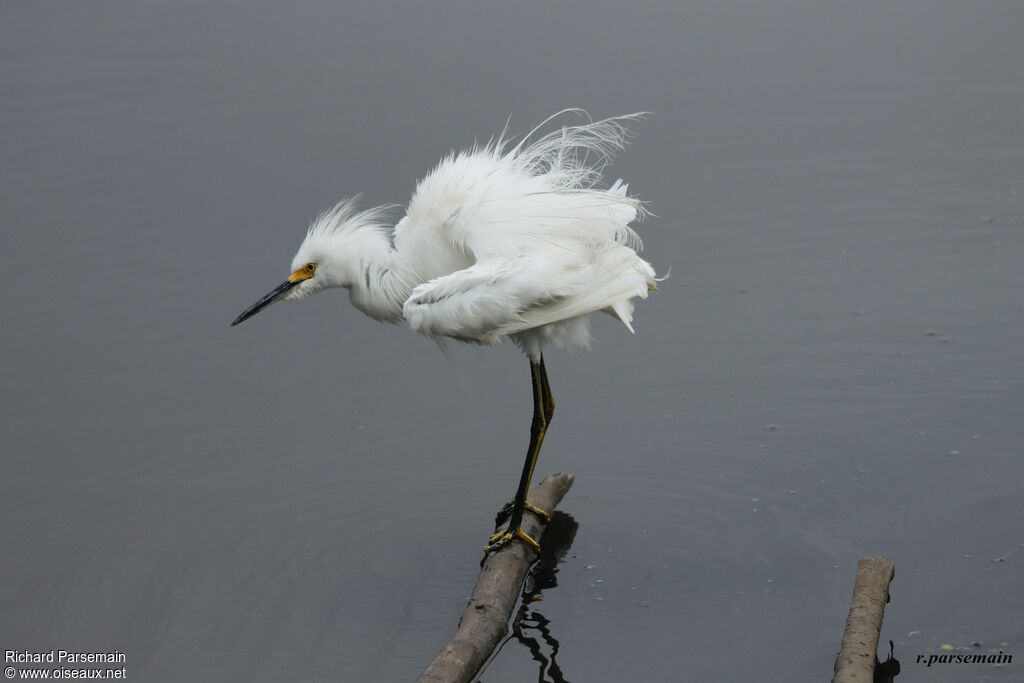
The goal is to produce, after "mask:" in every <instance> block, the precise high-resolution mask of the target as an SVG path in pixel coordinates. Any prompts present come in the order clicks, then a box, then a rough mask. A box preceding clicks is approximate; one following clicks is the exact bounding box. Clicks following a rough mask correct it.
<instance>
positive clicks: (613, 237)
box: [231, 110, 657, 551]
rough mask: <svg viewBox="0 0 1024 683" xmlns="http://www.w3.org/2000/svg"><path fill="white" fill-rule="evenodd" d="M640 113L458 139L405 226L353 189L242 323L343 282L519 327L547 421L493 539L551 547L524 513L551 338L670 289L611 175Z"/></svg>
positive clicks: (631, 202) (636, 206) (356, 290)
mask: <svg viewBox="0 0 1024 683" xmlns="http://www.w3.org/2000/svg"><path fill="white" fill-rule="evenodd" d="M569 111H572V112H578V110H569ZM563 113H566V112H559V114H556V115H555V116H559V115H560V114H563ZM640 116H641V115H640V114H632V115H629V116H622V117H616V118H610V119H605V120H603V121H597V122H588V123H583V124H580V125H570V126H563V127H561V128H560V129H558V130H555V131H553V132H551V133H548V134H547V135H543V136H541V137H539V138H538V139H536V140H534V141H533V142H530V139H531V138H532V137H533V136H534V135H535V134H536V133H537V131H538V129H540V128H541V127H543V126H544V125H546V124H547V123H549V122H550V121H551V120H552V119H553V118H554V117H551V118H549V119H548V120H546V121H545V122H543V123H542V124H541V125H540V126H538V127H537V128H535V129H534V130H533V131H531V132H530V133H529V134H528V135H527V136H526V137H524V138H523V139H522V140H521V141H520V142H519V143H518V144H517V145H515V146H513V145H512V144H511V143H510V142H509V141H508V140H507V139H505V137H504V134H502V135H501V136H499V137H498V138H497V140H495V141H492V142H491V143H488V144H487V145H484V146H474V147H473V148H471V149H469V150H467V151H463V152H460V153H458V154H456V153H454V152H453V153H452V154H450V155H448V156H447V157H445V158H444V159H442V160H441V162H440V163H439V164H438V165H437V167H436V168H434V170H433V171H431V172H430V173H428V174H427V176H426V177H425V178H424V179H423V180H421V181H420V182H419V184H418V185H417V187H416V191H415V192H414V194H413V196H412V199H411V201H410V202H409V205H408V207H407V209H406V212H405V217H403V218H402V219H401V220H400V221H399V222H398V224H397V225H395V226H394V228H390V227H388V225H387V224H386V223H385V209H384V208H375V209H370V210H368V211H357V210H356V208H355V205H354V203H353V201H352V200H348V201H343V202H341V203H340V204H338V205H337V206H335V207H334V208H333V209H331V210H329V211H327V212H325V213H323V214H321V215H320V216H319V217H318V218H317V219H316V220H315V221H314V222H313V224H312V225H311V226H310V228H309V230H308V231H307V233H306V238H305V240H304V241H303V242H302V245H301V246H300V247H299V250H298V253H296V255H295V258H293V259H292V264H291V274H290V275H289V276H288V279H287V280H285V281H284V282H282V283H281V284H280V285H278V286H277V287H275V288H274V289H273V290H272V291H271V292H270V293H269V294H267V295H266V296H264V297H263V298H261V299H260V300H259V301H257V302H256V303H255V304H253V305H252V306H250V307H249V308H248V309H246V310H245V311H244V312H243V313H242V314H241V315H239V316H238V317H237V318H236V319H235V321H234V322H232V323H231V325H232V326H234V325H237V324H239V323H241V322H243V321H245V320H248V319H249V318H251V317H252V316H254V315H256V314H257V313H259V312H260V311H262V310H263V309H264V308H266V307H267V306H270V305H271V304H273V303H275V302H278V301H294V300H296V299H302V298H304V297H307V296H309V295H310V294H314V293H316V292H319V291H320V290H323V289H329V288H334V287H343V288H345V289H347V290H348V291H349V297H350V299H351V301H352V304H353V305H354V306H355V307H356V308H358V309H359V310H360V311H362V312H363V313H365V314H366V315H368V316H370V317H371V318H375V319H377V320H382V321H387V322H392V323H397V322H402V321H405V322H407V323H408V324H409V326H410V327H411V328H412V329H413V330H415V331H416V332H419V333H421V334H424V335H427V336H429V337H433V338H435V339H436V340H438V341H439V342H441V341H443V339H444V338H446V337H447V338H451V339H456V340H458V341H462V342H468V343H473V344H486V345H493V344H498V343H500V341H501V339H502V338H503V337H508V338H510V339H511V340H512V341H513V342H514V343H515V344H516V345H517V346H518V347H519V348H520V349H521V350H522V351H523V352H524V353H525V354H526V356H527V357H528V358H529V361H530V376H531V379H532V382H533V421H532V423H531V426H530V445H529V448H528V450H527V453H526V462H525V463H524V465H523V471H522V476H521V477H520V480H519V487H518V489H517V490H516V494H515V498H514V499H513V501H512V503H511V504H510V506H511V509H510V510H507V512H508V524H507V526H506V527H505V529H504V530H502V531H498V532H497V533H495V534H494V535H493V536H491V538H490V540H489V543H488V545H487V546H486V548H485V550H487V551H491V550H495V549H497V548H499V547H501V546H502V545H504V544H506V543H508V542H509V541H512V540H514V539H519V540H521V541H523V542H524V543H526V544H527V545H528V546H530V547H531V548H532V549H534V550H537V549H538V544H537V542H536V541H535V540H534V539H533V538H531V537H530V536H529V535H527V534H526V533H525V532H523V531H522V529H521V528H520V524H521V522H522V518H523V514H524V513H525V512H527V511H529V512H530V513H532V514H535V515H538V516H539V517H541V518H544V519H547V517H548V513H547V512H545V511H544V510H540V509H538V508H536V507H535V506H533V505H530V504H529V503H527V501H526V495H527V492H528V491H529V487H530V482H531V481H532V479H533V472H534V468H535V467H536V464H537V458H538V456H539V454H540V449H541V445H542V444H543V442H544V434H545V432H546V430H547V428H548V425H549V424H550V422H551V417H552V415H553V413H554V408H555V401H554V399H553V398H552V395H551V387H550V385H549V383H548V375H547V369H546V367H545V365H544V356H543V349H544V347H545V346H546V345H549V344H551V345H554V346H558V347H580V346H582V347H586V346H588V344H589V342H590V327H589V322H588V319H587V317H588V315H589V314H590V313H594V312H596V311H604V312H606V313H609V314H611V315H612V316H614V317H615V318H617V319H618V320H620V321H621V322H622V324H623V325H625V326H626V327H627V328H628V329H629V330H630V331H631V332H632V331H633V326H632V319H633V299H635V298H637V297H640V298H646V296H647V294H648V292H653V291H657V286H656V278H655V272H654V268H653V267H652V266H651V264H649V263H647V262H646V261H645V260H643V259H642V258H640V256H639V255H638V254H637V251H638V250H639V248H640V246H641V245H640V239H639V238H638V237H637V235H636V233H635V232H634V231H633V229H632V228H631V227H630V224H631V223H633V222H634V221H635V220H637V219H638V218H639V217H640V216H641V215H642V213H643V207H642V206H641V204H640V202H639V201H638V200H637V199H635V198H634V197H632V196H630V195H629V194H628V192H627V186H626V185H625V184H624V183H623V182H622V181H621V180H619V181H616V182H615V183H613V184H611V186H610V187H606V188H603V189H602V187H600V185H601V181H602V171H603V170H604V168H605V166H606V165H607V163H608V162H609V160H610V157H611V155H612V153H614V152H615V151H617V150H619V149H621V148H622V147H623V146H624V143H625V141H626V137H627V136H628V130H627V129H626V127H625V124H626V123H627V122H629V121H631V120H635V119H637V118H639V117H640Z"/></svg>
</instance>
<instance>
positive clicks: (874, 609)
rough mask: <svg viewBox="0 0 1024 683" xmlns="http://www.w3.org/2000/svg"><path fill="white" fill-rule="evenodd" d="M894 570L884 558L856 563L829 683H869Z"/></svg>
mask: <svg viewBox="0 0 1024 683" xmlns="http://www.w3.org/2000/svg"><path fill="white" fill-rule="evenodd" d="M895 573H896V567H895V566H894V565H893V563H892V562H890V561H889V560H888V559H887V558H884V557H865V558H864V559H863V560H861V561H860V562H858V563H857V580H856V582H855V583H854V586H853V600H852V601H851V603H850V614H849V616H848V617H847V618H846V630H845V631H843V644H842V646H840V648H839V654H837V655H836V664H835V668H834V671H835V675H834V676H833V677H832V683H872V681H873V680H874V675H875V663H876V662H877V661H878V656H877V652H878V638H879V635H880V634H881V632H882V617H883V616H884V615H885V605H886V603H888V602H889V583H890V582H891V581H892V578H893V576H894V575H895Z"/></svg>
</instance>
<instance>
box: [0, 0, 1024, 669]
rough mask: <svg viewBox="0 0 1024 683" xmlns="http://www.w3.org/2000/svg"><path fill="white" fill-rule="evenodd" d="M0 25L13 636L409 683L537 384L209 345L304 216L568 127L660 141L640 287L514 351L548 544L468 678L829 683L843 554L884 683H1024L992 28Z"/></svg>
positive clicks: (394, 347) (1010, 269)
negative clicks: (612, 126) (536, 408)
mask: <svg viewBox="0 0 1024 683" xmlns="http://www.w3.org/2000/svg"><path fill="white" fill-rule="evenodd" d="M0 17H2V21H0V62H2V64H3V68H2V69H0V129H2V130H3V134H2V135H0V158H2V160H3V162H2V164H0V224H2V226H3V230H2V236H0V291H2V292H3V303H4V305H3V315H4V322H3V334H2V335H0V358H3V359H4V360H3V362H2V364H0V379H2V383H3V387H4V388H5V390H4V391H3V392H2V395H0V402H2V406H0V415H2V418H0V420H2V431H3V435H4V436H3V454H2V463H0V464H2V471H3V477H2V480H0V514H2V518H3V520H4V521H3V524H2V526H0V547H2V548H4V552H3V553H2V554H0V583H2V585H3V586H4V591H3V600H2V603H0V643H2V645H3V648H5V649H33V650H40V649H46V650H49V649H52V648H63V649H86V650H87V649H102V650H107V649H114V648H116V649H119V650H121V651H123V652H125V653H126V654H127V663H126V666H127V669H128V674H129V677H130V679H131V680H137V681H181V680H197V681H198V680H204V681H205V680H210V681H213V680H231V681H236V680H237V681H243V680H245V681H277V680H310V681H313V680H316V681H321V680H323V681H328V680H333V681H338V680H341V681H401V680H411V679H413V678H414V677H415V676H416V675H417V674H418V673H419V671H420V670H422V668H423V667H424V666H425V665H426V664H427V663H428V662H429V660H430V659H431V657H432V656H433V654H434V652H435V651H436V650H437V648H438V647H439V646H440V645H441V644H442V643H443V642H444V641H445V640H446V639H447V637H448V635H449V633H450V631H451V630H452V629H453V628H454V626H455V622H456V620H457V617H458V614H459V613H460V612H461V610H462V607H463V605H464V603H465V599H466V596H467V594H468V592H469V589H470V587H471V585H472V582H473V580H474V577H475V574H476V568H477V560H478V559H479V555H480V547H481V545H482V543H483V542H484V540H485V538H486V536H487V534H488V532H489V530H490V529H489V522H490V519H491V517H492V516H493V513H494V511H495V509H496V508H497V507H498V506H499V505H500V504H501V503H502V502H504V501H505V500H507V499H508V498H509V497H510V496H511V495H512V493H513V491H514V488H515V485H516V481H517V476H518V472H519V468H520V465H521V458H522V456H523V453H524V451H525V447H526V440H527V436H528V434H527V430H528V424H529V412H530V406H529V400H530V399H529V396H530V392H529V376H528V367H527V363H526V361H525V360H524V359H523V358H522V357H521V356H520V355H518V353H517V352H516V351H515V350H514V349H513V348H511V346H509V347H507V348H502V349H486V350H475V349H467V348H453V349H452V352H451V354H450V359H446V358H445V357H444V356H442V355H441V354H440V353H439V352H438V351H437V349H436V348H435V347H434V345H433V344H432V343H430V342H429V341H428V340H425V339H422V338H416V337H415V336H413V335H412V334H410V333H408V332H407V331H406V330H403V329H402V328H396V327H389V326H383V325H379V324H376V323H372V322H369V321H367V320H364V319H363V318H361V317H360V315H359V314H358V313H357V312H355V311H354V310H352V309H351V308H350V307H349V306H348V303H347V301H346V300H345V297H344V295H343V294H341V293H336V294H325V295H322V296H320V297H317V298H315V299H312V300H310V301H307V302H303V303H302V304H301V305H294V306H279V307H275V308H274V309H272V310H271V311H268V312H267V313H264V314H263V315H261V316H259V317H258V318H256V319H255V320H253V321H252V322H250V323H247V324H246V325H245V326H243V327H239V328H234V329H230V328H229V327H228V323H229V322H230V320H231V319H232V318H233V317H234V316H235V315H236V314H237V313H238V312H239V311H240V310H241V309H242V308H243V307H244V306H245V305H246V304H248V303H250V302H251V301H252V300H254V299H255V297H257V296H258V295H260V294H262V293H263V292H264V291H266V290H267V289H268V288H269V287H270V286H272V285H273V284H274V283H276V282H278V281H280V279H281V277H282V275H283V274H284V273H286V272H287V267H288V265H289V263H290V258H291V255H292V254H293V253H294V249H295V248H296V246H297V245H298V242H299V240H300V239H301V237H302V235H303V230H304V228H305V225H306V224H307V223H308V221H309V220H310V219H311V218H312V217H313V216H314V215H315V214H316V213H317V212H318V211H319V210H321V209H323V208H325V207H327V206H329V205H331V204H333V203H334V202H335V201H336V200H337V199H338V198H340V197H342V196H347V195H351V194H354V193H357V192H360V191H363V192H365V195H364V197H365V201H366V202H368V203H378V202H381V203H382V202H403V201H406V199H407V198H408V196H409V194H410V192H411V190H412V187H413V184H414V182H415V180H416V179H417V178H418V177H421V176H422V175H423V173H425V172H426V171H427V170H428V169H429V167H430V166H431V165H432V164H433V163H434V162H435V161H436V160H437V159H438V158H440V157H441V156H442V155H443V154H445V153H447V152H448V151H449V150H450V149H451V148H453V147H459V146H464V145H467V144H469V143H471V142H472V141H473V140H474V139H480V140H484V139H487V138H488V137H490V135H491V134H492V133H494V132H496V131H497V130H499V129H500V128H501V126H502V125H503V124H504V122H505V120H506V117H508V115H509V113H510V112H511V113H512V121H511V128H512V129H513V130H517V131H525V130H527V129H529V128H530V127H532V125H533V124H534V123H535V122H537V121H539V120H541V119H542V118H544V117H545V116H546V115H548V114H550V113H552V112H553V111H556V110H558V109H561V108H563V107H566V106H579V107H585V108H587V109H588V110H589V111H591V112H592V113H593V114H594V115H596V116H608V115H613V114H619V113H626V112H630V111H635V110H638V109H645V110H650V111H652V112H654V115H653V116H652V117H651V118H650V119H649V120H648V121H646V122H644V123H643V124H641V125H640V126H638V130H637V132H638V136H637V138H636V139H635V142H634V144H633V145H632V146H631V147H630V149H629V150H628V151H627V152H626V153H625V154H623V155H622V156H621V158H620V159H619V160H618V162H617V163H616V165H615V166H614V167H613V169H612V172H613V173H614V174H615V176H616V177H618V176H619V175H621V176H622V177H624V178H626V179H627V180H628V181H629V182H630V186H631V189H633V190H634V191H635V192H637V193H638V194H639V195H640V196H641V197H643V198H644V199H646V200H648V201H649V202H650V203H651V207H652V209H653V210H654V212H655V213H656V214H657V215H658V218H656V219H653V220H651V221H650V222H649V223H648V224H646V225H644V226H642V228H641V231H642V234H643V236H644V238H645V241H646V245H647V252H646V253H647V255H648V257H649V258H650V260H652V261H653V262H654V263H655V264H656V265H657V267H658V268H659V269H660V270H663V271H667V270H669V269H670V268H671V278H670V279H669V280H668V281H667V282H665V283H664V285H663V286H662V288H661V293H660V294H658V295H657V296H655V297H653V298H652V299H650V300H649V301H648V302H646V303H644V304H643V305H642V306H641V307H640V308H639V311H638V319H637V331H638V334H637V335H636V336H631V335H629V334H628V333H626V332H624V331H623V330H622V329H621V328H619V327H617V326H616V325H615V324H614V323H613V321H611V320H609V319H601V320H598V321H597V322H596V324H595V327H596V332H597V337H598V341H597V343H596V345H595V347H594V349H593V351H592V352H591V353H576V354H565V353H559V352H553V353H551V354H550V355H549V356H548V367H549V371H550V374H551V379H552V382H553V389H554V392H555V395H556V397H557V399H558V415H557V417H556V419H555V422H554V425H553V427H552V430H551V432H550V433H549V436H548V438H547V441H546V443H545V449H544V454H543V457H542V459H541V463H540V466H539V470H540V471H541V472H546V471H555V470H567V471H573V472H575V473H576V474H577V477H578V479H577V484H576V486H575V488H574V489H573V491H572V492H571V494H570V496H569V497H568V498H567V499H566V501H565V504H564V510H565V512H566V513H568V514H569V515H571V523H570V522H569V521H566V524H567V525H569V528H568V530H567V531H566V536H565V539H564V542H563V543H562V544H561V545H559V554H560V556H561V561H560V562H558V563H555V561H554V560H552V562H551V563H550V564H549V565H548V566H546V567H544V568H542V569H544V571H545V572H547V573H546V574H545V573H543V572H542V573H541V574H540V575H539V576H540V579H539V584H538V585H539V586H540V587H539V588H537V587H536V586H535V587H533V588H531V589H530V590H531V591H532V592H531V593H530V595H529V600H528V601H527V602H526V604H525V608H526V613H525V614H524V620H523V621H522V622H521V623H520V624H518V626H517V629H518V630H517V636H518V638H514V639H513V640H512V641H510V642H509V643H508V644H507V645H506V646H505V647H504V648H503V649H502V651H501V653H500V654H499V656H498V657H497V658H496V659H495V660H494V661H493V662H492V664H491V665H490V667H489V668H488V669H487V671H486V672H485V674H484V676H483V680H485V681H487V682H488V683H497V682H500V681H528V680H536V679H537V678H538V676H539V675H540V674H539V671H543V675H544V676H546V680H553V681H555V680H559V678H557V677H561V679H562V680H568V681H575V682H577V683H579V682H580V681H586V682H598V681H608V682H612V681H625V680H650V681H680V680H694V681H698V680H708V681H730V680H737V681H739V680H764V681H792V680H826V679H827V678H828V677H829V675H830V673H831V665H832V658H833V656H834V653H835V650H836V648H837V647H838V643H839V637H840V634H841V631H842V627H843V623H844V620H845V615H846V609H847V606H848V600H849V594H850V590H851V587H852V582H853V575H854V570H855V565H856V561H857V559H858V558H860V557H862V556H864V555H868V554H878V553H884V554H886V555H888V556H890V557H891V558H892V559H893V560H894V561H895V563H896V566H897V575H896V581H895V583H894V585H893V591H892V598H893V602H892V604H891V605H890V607H889V610H888V613H887V615H886V622H885V630H884V633H883V638H884V639H892V640H894V641H895V647H896V655H897V657H898V658H900V659H901V660H902V661H903V662H904V667H903V673H902V674H901V676H900V678H899V679H898V680H900V681H963V680H989V681H1010V680H1019V665H1017V666H1016V667H1013V668H1003V669H998V668H991V667H986V666H973V667H965V666H946V667H933V668H931V669H925V668H923V667H921V666H919V665H918V666H915V665H914V664H913V660H914V658H915V657H916V655H917V654H927V653H931V652H934V651H936V649H937V648H939V647H940V646H941V645H943V644H950V645H953V646H954V647H957V648H960V647H966V648H970V649H971V651H976V650H980V651H985V650H987V649H988V648H996V649H999V648H1002V649H1004V650H1005V651H1007V652H1011V653H1014V654H1015V655H1016V656H1017V657H1018V658H1024V645H1022V642H1024V620H1022V619H1021V605H1022V601H1024V588H1022V583H1021V581H1020V576H1021V566H1022V563H1024V552H1016V551H1015V549H1017V548H1018V547H1019V544H1021V543H1024V536H1022V532H1021V510H1022V509H1024V508H1022V504H1021V503H1022V493H1024V491H1022V481H1024V461H1022V460H1021V458H1020V443H1021V441H1022V439H1024V426H1022V424H1024V423H1022V422H1021V419H1020V416H1021V406H1022V403H1024V354H1022V353H1021V339H1022V336H1024V312H1022V307H1021V300H1022V299H1021V293H1022V292H1024V268H1022V267H1021V265H1022V263H1024V80H1022V79H1021V75H1020V65H1021V63H1022V60H1024V48H1022V47H1021V41H1020V38H1019V36H1020V29H1021V28H1022V26H1024V8H1022V6H1019V5H1016V4H1012V3H983V4H980V5H979V4H971V5H968V4H964V3H960V2H952V1H949V2H904V3H899V4H898V6H893V5H891V4H889V3H880V2H867V3H857V4H856V5H850V6H847V7H844V8H834V7H833V8H826V7H823V6H821V5H820V3H813V2H803V1H799V2H787V3H782V4H781V5H777V6H775V7H774V8H772V9H769V8H767V7H766V6H763V5H762V4H761V3H752V2H725V3H721V2H691V3H685V4H682V3H674V2H662V3H654V4H650V5H643V6H627V5H624V4H622V3H603V4H600V3H599V4H595V3H584V2H575V1H573V2H568V3H561V4H559V5H557V6H552V5H550V4H549V3H536V2H528V3H525V4H523V3H516V5H515V7H513V6H512V5H508V6H503V7H486V8H485V7H478V6H472V7H470V6H466V5H459V4H451V3H448V4H441V5H439V4H438V3H427V4H424V3H378V4H376V5H375V6H373V7H348V6H342V5H339V4H336V3H326V2H313V3H308V4H304V5H303V6H301V7H295V6H292V5H286V4H274V3H266V2H256V3H253V2H245V3H242V2H227V3H217V4H216V5H215V6H209V5H208V3H198V2H191V3H174V4H170V3H154V2H140V3H131V4H125V3H110V2H93V3H88V4H81V3H21V4H12V3H8V4H7V5H6V6H5V7H4V8H3V9H2V10H0ZM998 558H1002V560H1003V561H998V562H997V561H994V560H996V559H998ZM556 570H557V574H554V573H553V572H555V571H556ZM538 615H539V617H540V618H538ZM541 627H543V628H541ZM911 633H913V635H910V634H911ZM531 639H532V640H531ZM974 642H979V643H981V644H982V645H981V646H980V647H972V645H971V644H972V643H974ZM556 648H557V653H556V656H555V657H554V662H555V664H556V666H554V667H553V666H552V665H551V661H550V660H551V659H552V658H551V654H552V652H553V651H554V650H555V649H556ZM538 653H539V654H538ZM538 657H539V660H538ZM544 662H547V663H544Z"/></svg>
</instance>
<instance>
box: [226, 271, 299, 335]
mask: <svg viewBox="0 0 1024 683" xmlns="http://www.w3.org/2000/svg"><path fill="white" fill-rule="evenodd" d="M300 284H302V280H295V281H292V280H285V281H284V282H282V283H281V284H279V285H278V286H277V287H275V288H274V290H273V291H271V292H270V293H268V294H267V295H266V296H264V297H263V298H261V299H260V300H259V301H257V302H256V303H254V304H253V305H252V306H250V307H249V308H247V309H245V310H244V311H242V314H241V315H240V316H238V317H237V318H235V321H234V322H233V323H231V327H234V326H235V325H237V324H239V323H244V322H245V321H246V320H248V319H249V318H251V317H253V316H254V315H256V314H257V313H259V312H260V311H262V310H263V309H264V308H266V307H267V306H269V305H270V304H272V303H276V302H278V301H280V300H281V299H282V298H283V297H284V295H285V294H287V293H288V292H290V291H291V290H292V288H293V287H295V286H297V285H300Z"/></svg>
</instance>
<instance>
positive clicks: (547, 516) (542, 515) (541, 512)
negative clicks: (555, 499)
mask: <svg viewBox="0 0 1024 683" xmlns="http://www.w3.org/2000/svg"><path fill="white" fill-rule="evenodd" d="M523 509H524V510H529V511H530V512H532V513H533V514H535V515H537V516H538V517H540V518H541V519H542V520H544V523H545V524H547V523H548V522H550V521H551V515H550V514H549V513H547V512H545V511H544V510H541V509H540V508H539V507H537V506H536V505H534V504H533V503H526V504H525V505H523Z"/></svg>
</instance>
